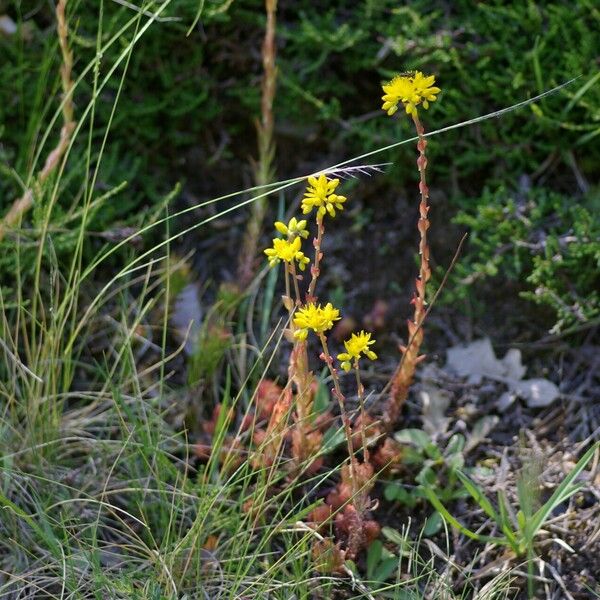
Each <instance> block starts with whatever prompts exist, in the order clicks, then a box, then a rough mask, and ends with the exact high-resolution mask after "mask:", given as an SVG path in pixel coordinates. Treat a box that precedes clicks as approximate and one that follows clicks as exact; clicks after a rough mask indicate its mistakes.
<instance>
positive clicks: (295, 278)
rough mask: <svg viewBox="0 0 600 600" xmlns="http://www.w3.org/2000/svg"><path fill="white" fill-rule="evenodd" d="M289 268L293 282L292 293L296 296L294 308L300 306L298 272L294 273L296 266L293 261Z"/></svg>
mask: <svg viewBox="0 0 600 600" xmlns="http://www.w3.org/2000/svg"><path fill="white" fill-rule="evenodd" d="M290 268H291V271H292V281H293V282H294V292H295V294H296V306H300V305H301V304H302V300H301V297H300V287H299V286H298V272H297V271H296V265H295V264H294V262H293V261H292V262H291V263H290Z"/></svg>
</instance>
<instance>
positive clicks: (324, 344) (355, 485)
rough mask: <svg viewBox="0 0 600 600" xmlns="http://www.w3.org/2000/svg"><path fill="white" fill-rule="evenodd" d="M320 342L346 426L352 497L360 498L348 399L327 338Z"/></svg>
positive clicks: (334, 393) (322, 338)
mask: <svg viewBox="0 0 600 600" xmlns="http://www.w3.org/2000/svg"><path fill="white" fill-rule="evenodd" d="M318 335H319V340H320V341H321V347H322V348H323V357H324V360H325V363H326V364H327V367H328V368H329V372H330V373H331V378H332V380H333V387H334V389H333V395H334V396H335V397H336V398H337V401H338V404H339V407H340V416H341V418H342V424H343V425H344V432H345V434H346V443H347V445H348V456H349V457H350V479H351V480H352V496H353V497H354V498H356V497H357V496H358V492H359V490H358V480H357V478H356V469H355V458H354V449H353V447H352V429H351V428H350V419H349V418H348V414H347V413H346V398H345V397H344V394H342V389H341V387H340V378H339V377H338V374H337V371H336V370H335V368H334V366H333V358H332V357H331V354H330V353H329V348H328V346H327V338H326V337H325V336H324V335H323V334H322V333H319V334H318Z"/></svg>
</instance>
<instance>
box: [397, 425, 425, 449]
mask: <svg viewBox="0 0 600 600" xmlns="http://www.w3.org/2000/svg"><path fill="white" fill-rule="evenodd" d="M394 439H395V440H396V441H397V442H399V443H400V444H410V445H412V446H415V447H416V448H418V449H419V450H421V451H422V452H425V450H426V448H427V446H429V445H430V444H431V438H430V437H429V435H427V433H425V432H424V431H423V430H422V429H416V428H415V429H402V430H401V431H397V432H396V433H395V434H394Z"/></svg>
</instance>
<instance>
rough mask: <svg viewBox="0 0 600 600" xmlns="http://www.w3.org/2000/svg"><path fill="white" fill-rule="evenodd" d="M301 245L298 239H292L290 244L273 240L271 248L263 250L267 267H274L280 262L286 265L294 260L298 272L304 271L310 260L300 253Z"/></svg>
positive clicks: (277, 239) (285, 241) (276, 239)
mask: <svg viewBox="0 0 600 600" xmlns="http://www.w3.org/2000/svg"><path fill="white" fill-rule="evenodd" d="M301 243H302V242H301V241H300V238H299V237H296V238H294V239H293V240H292V241H291V242H290V241H289V240H282V239H280V238H275V239H274V240H273V247H272V248H267V249H266V250H265V254H266V255H267V257H268V259H269V266H270V267H274V266H275V265H276V264H278V263H279V261H280V260H282V261H284V262H287V263H291V262H293V261H294V260H295V261H297V262H298V266H299V267H300V270H301V271H304V269H305V268H306V265H307V264H308V263H309V262H310V260H309V259H308V258H307V257H306V256H304V253H303V252H301V251H300V245H301Z"/></svg>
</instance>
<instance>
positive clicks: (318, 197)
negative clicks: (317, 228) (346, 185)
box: [302, 174, 346, 217]
mask: <svg viewBox="0 0 600 600" xmlns="http://www.w3.org/2000/svg"><path fill="white" fill-rule="evenodd" d="M339 183H340V180H339V179H327V177H326V176H325V175H323V174H321V175H319V178H318V179H317V178H316V177H312V176H311V177H309V178H308V186H307V188H306V192H305V194H304V198H303V199H302V212H303V214H305V215H307V214H309V213H310V212H311V211H312V209H313V208H316V209H317V214H318V215H320V216H321V217H323V216H325V214H326V213H329V215H330V216H332V217H335V211H336V209H337V210H343V209H344V206H343V204H344V202H346V197H345V196H338V195H337V194H334V191H335V188H337V186H338V185H339Z"/></svg>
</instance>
